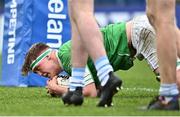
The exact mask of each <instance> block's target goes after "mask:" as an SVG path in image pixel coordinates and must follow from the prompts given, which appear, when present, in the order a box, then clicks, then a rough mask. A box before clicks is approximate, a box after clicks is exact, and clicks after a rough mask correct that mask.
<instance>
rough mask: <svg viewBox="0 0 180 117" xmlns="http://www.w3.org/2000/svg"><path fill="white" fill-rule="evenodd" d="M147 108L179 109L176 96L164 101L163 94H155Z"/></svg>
mask: <svg viewBox="0 0 180 117" xmlns="http://www.w3.org/2000/svg"><path fill="white" fill-rule="evenodd" d="M148 109H149V110H179V101H178V96H173V99H171V100H170V101H166V100H165V97H164V96H156V97H155V98H154V99H153V100H152V101H151V102H150V104H149V105H148Z"/></svg>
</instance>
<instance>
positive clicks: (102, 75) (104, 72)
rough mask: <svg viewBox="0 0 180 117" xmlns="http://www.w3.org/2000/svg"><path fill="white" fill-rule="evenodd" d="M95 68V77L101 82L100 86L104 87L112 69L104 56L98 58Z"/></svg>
mask: <svg viewBox="0 0 180 117" xmlns="http://www.w3.org/2000/svg"><path fill="white" fill-rule="evenodd" d="M95 67H96V70H97V76H98V77H99V81H100V82H101V86H104V85H105V84H106V82H107V81H108V79H109V72H111V71H113V68H112V66H111V65H110V63H109V60H108V58H107V57H106V56H102V57H100V58H98V59H97V60H96V61H95Z"/></svg>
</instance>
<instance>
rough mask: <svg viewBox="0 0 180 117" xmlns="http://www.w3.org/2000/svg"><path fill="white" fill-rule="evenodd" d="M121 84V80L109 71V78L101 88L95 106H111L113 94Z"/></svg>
mask: <svg viewBox="0 0 180 117" xmlns="http://www.w3.org/2000/svg"><path fill="white" fill-rule="evenodd" d="M121 85H122V80H120V79H119V78H118V77H116V76H115V75H114V74H113V73H112V72H110V73H109V79H108V81H107V83H106V85H105V86H103V87H102V89H101V95H100V101H99V103H98V105H97V106H99V107H109V106H112V105H113V104H112V99H113V96H114V94H116V93H117V92H118V90H119V89H120V87H121Z"/></svg>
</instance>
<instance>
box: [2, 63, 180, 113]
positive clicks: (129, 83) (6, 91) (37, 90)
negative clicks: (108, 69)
mask: <svg viewBox="0 0 180 117" xmlns="http://www.w3.org/2000/svg"><path fill="white" fill-rule="evenodd" d="M117 75H119V76H120V77H121V78H122V79H123V81H124V82H123V89H122V90H121V91H120V92H119V93H118V94H116V95H115V97H114V101H113V102H114V106H113V107H110V108H98V107H96V104H97V102H98V100H99V99H98V98H85V101H84V103H83V105H82V106H77V107H76V106H64V105H63V103H62V101H61V100H60V98H51V97H50V96H49V95H47V94H46V90H45V88H43V87H31V88H17V87H16V88H14V87H0V115H1V116H4V115H9V116H65V115H68V116H73V115H76V116H80V115H82V116H120V115H123V116H131V115H134V116H137V115H138V116H144V115H147V116H149V115H151V116H155V115H156V116H157V115H159V116H178V115H180V112H178V111H148V110H142V108H144V107H146V106H147V105H148V103H149V101H150V100H151V99H152V98H153V97H154V96H155V95H157V94H158V89H159V83H158V82H157V81H156V80H155V76H154V75H153V73H152V72H151V70H150V68H148V67H147V64H146V63H145V62H135V66H134V67H133V68H132V69H131V70H129V71H126V72H124V71H118V72H117Z"/></svg>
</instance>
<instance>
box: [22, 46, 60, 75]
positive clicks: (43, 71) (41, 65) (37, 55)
mask: <svg viewBox="0 0 180 117" xmlns="http://www.w3.org/2000/svg"><path fill="white" fill-rule="evenodd" d="M56 54H57V53H56V51H55V50H52V49H51V48H50V47H49V46H48V45H46V44H44V43H36V44H34V45H32V47H31V48H30V49H29V50H28V52H27V54H26V57H25V61H24V64H23V66H22V71H21V72H22V75H27V74H28V72H29V71H32V72H34V73H37V74H39V75H41V76H44V77H48V78H52V77H54V76H55V75H58V74H59V72H60V70H61V68H60V64H59V61H58V59H57V57H56Z"/></svg>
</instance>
